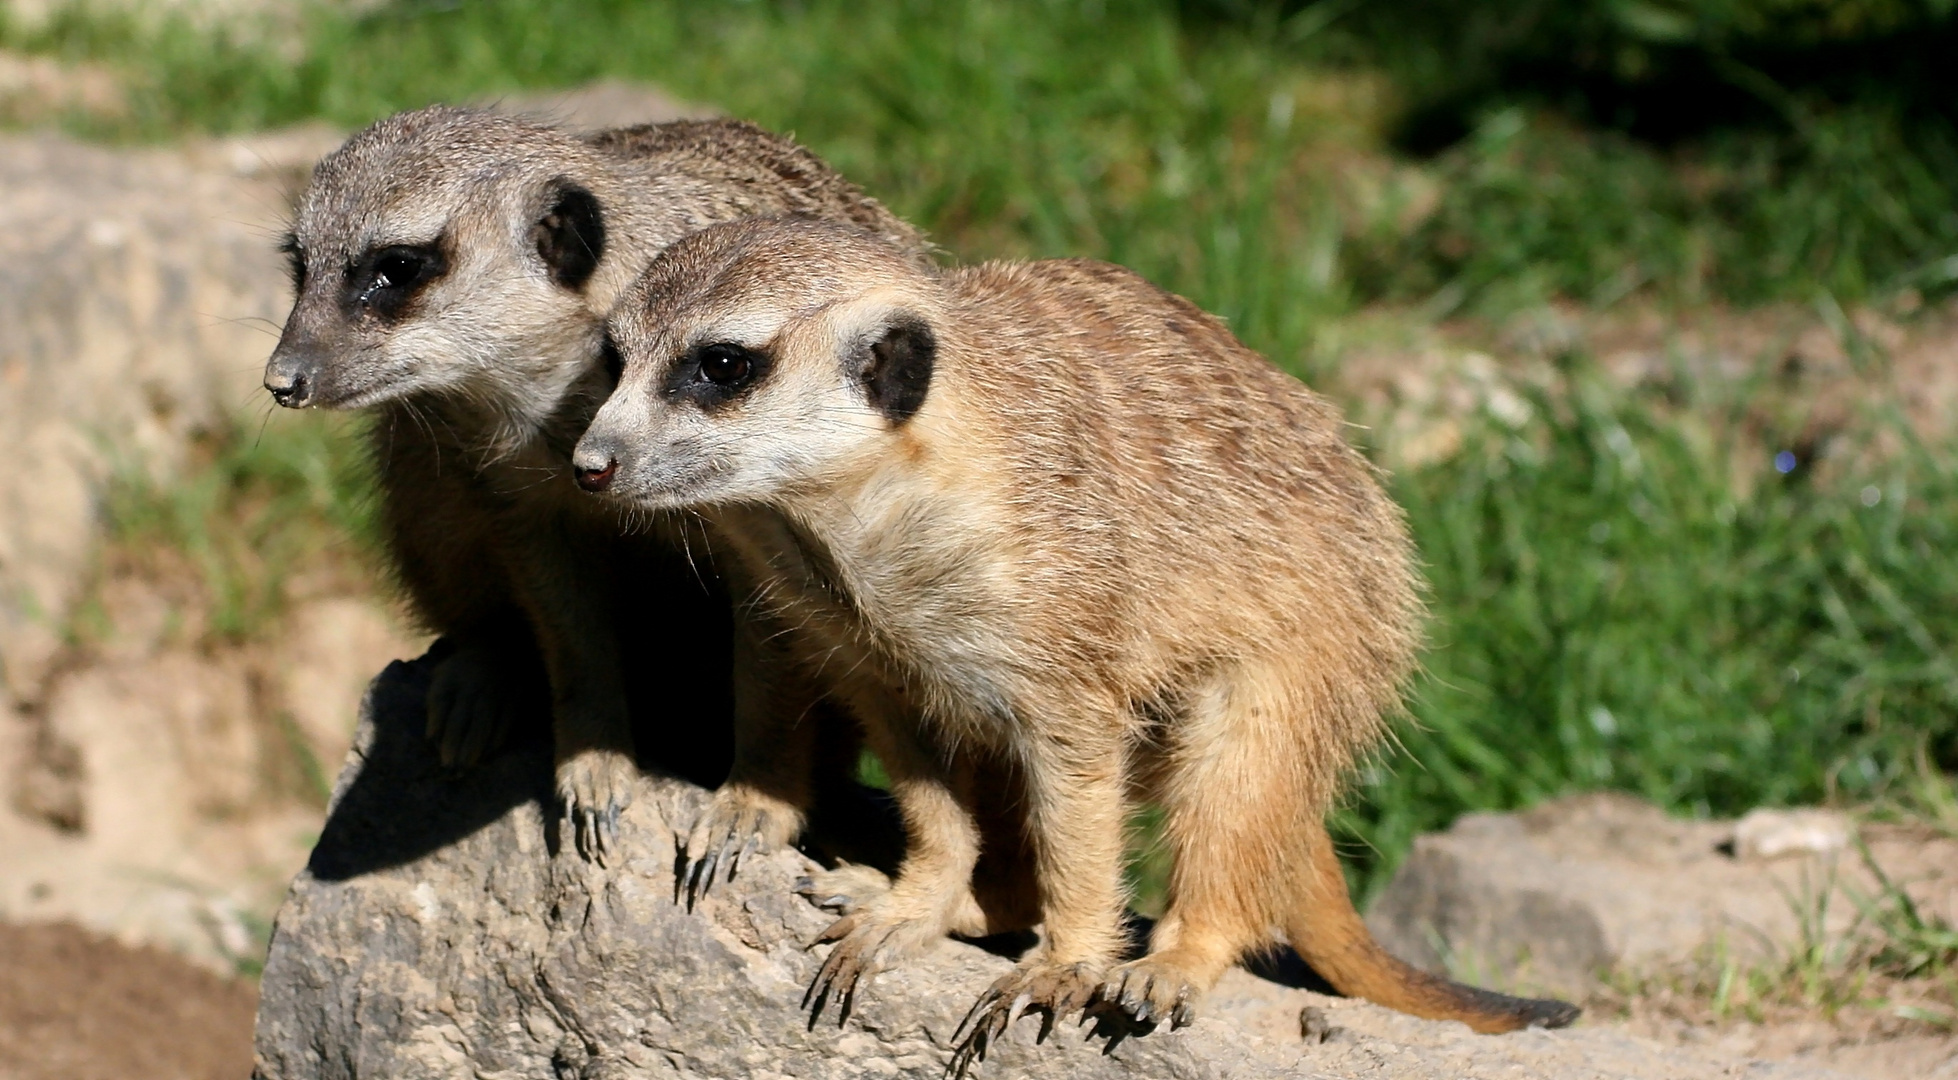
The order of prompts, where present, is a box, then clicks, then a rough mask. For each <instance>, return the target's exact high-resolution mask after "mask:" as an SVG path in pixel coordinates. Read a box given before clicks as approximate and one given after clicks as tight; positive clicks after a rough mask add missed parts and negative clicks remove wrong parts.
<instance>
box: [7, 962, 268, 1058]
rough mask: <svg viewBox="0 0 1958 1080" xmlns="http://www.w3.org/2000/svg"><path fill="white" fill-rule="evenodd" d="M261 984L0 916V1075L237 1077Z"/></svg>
mask: <svg viewBox="0 0 1958 1080" xmlns="http://www.w3.org/2000/svg"><path fill="white" fill-rule="evenodd" d="M257 1002H258V988H257V987H255V986H253V985H252V984H250V983H249V982H245V981H243V980H235V979H231V980H228V979H224V978H221V977H219V976H217V975H213V974H211V973H210V972H208V971H206V970H204V969H203V968H200V967H197V966H195V965H193V964H191V963H189V962H188V961H186V960H183V959H181V958H180V957H177V956H174V955H172V954H170V953H166V952H163V951H161V950H159V949H153V948H130V947H129V946H126V945H122V944H119V943H117V942H115V941H114V940H111V939H109V938H105V937H101V936H99V935H96V934H92V933H90V932H88V931H86V930H83V929H81V928H79V927H76V926H73V925H70V924H66V923H45V924H38V925H32V924H30V925H24V926H16V925H8V924H4V923H0V1080H131V1078H135V1077H144V1078H146V1080H220V1078H222V1080H243V1078H244V1077H246V1076H249V1075H251V1070H252V1013H253V1011H254V1009H256V1008H257Z"/></svg>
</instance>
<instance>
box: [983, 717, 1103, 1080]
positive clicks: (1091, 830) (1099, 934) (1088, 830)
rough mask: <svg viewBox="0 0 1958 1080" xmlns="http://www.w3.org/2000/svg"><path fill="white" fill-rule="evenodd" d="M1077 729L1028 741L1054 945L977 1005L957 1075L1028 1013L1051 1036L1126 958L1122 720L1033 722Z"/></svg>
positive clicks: (1044, 904) (1038, 862)
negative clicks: (1041, 1017)
mask: <svg viewBox="0 0 1958 1080" xmlns="http://www.w3.org/2000/svg"><path fill="white" fill-rule="evenodd" d="M1070 713H1071V714H1072V716H1073V717H1074V721H1073V722H1069V723H1056V722H1052V721H1050V722H1048V723H1046V724H1040V725H1027V727H1026V729H1023V731H1022V734H1021V737H1022V739H1023V744H1022V746H1021V747H1020V756H1021V762H1022V766H1023V768H1024V769H1025V773H1026V775H1025V783H1026V791H1027V817H1028V834H1029V836H1030V838H1031V840H1032V843H1033V854H1034V868H1035V873H1036V874H1037V875H1038V879H1039V885H1040V895H1041V909H1042V915H1043V916H1044V921H1045V923H1046V935H1045V939H1044V940H1043V941H1042V942H1041V945H1040V947H1039V948H1038V949H1036V950H1035V951H1034V953H1033V954H1032V955H1031V956H1029V957H1027V958H1026V959H1024V960H1022V961H1021V962H1020V965H1019V967H1017V968H1016V969H1014V971H1012V972H1011V973H1010V974H1008V975H1006V976H1004V977H1002V978H1001V979H999V980H998V981H997V982H995V983H994V984H993V985H992V986H991V987H989V988H987V990H986V992H985V993H983V994H981V995H980V997H979V1000H978V1002H977V1003H976V1004H974V1005H973V1007H972V1011H971V1012H969V1013H968V1014H967V1015H966V1018H965V1020H964V1021H963V1022H962V1023H961V1024H960V1025H959V1031H958V1032H957V1033H956V1034H954V1036H953V1041H954V1042H955V1043H956V1044H957V1045H958V1049H957V1050H956V1051H955V1052H954V1054H953V1058H952V1071H953V1072H954V1073H957V1074H963V1073H964V1072H965V1070H966V1069H967V1068H969V1067H970V1066H971V1064H972V1063H973V1062H974V1061H980V1060H984V1058H985V1055H986V1050H987V1047H988V1046H989V1045H990V1044H991V1043H992V1042H993V1040H995V1039H997V1038H998V1037H999V1036H1000V1035H1002V1034H1004V1033H1005V1031H1006V1028H1007V1027H1008V1025H1010V1024H1011V1023H1012V1022H1013V1021H1014V1020H1015V1019H1017V1018H1018V1017H1019V1016H1020V1015H1021V1014H1022V1013H1024V1012H1027V1011H1029V1010H1031V1011H1037V1012H1041V1013H1043V1014H1044V1023H1043V1024H1042V1027H1041V1035H1042V1037H1043V1038H1044V1037H1045V1035H1046V1034H1047V1032H1049V1031H1051V1030H1052V1029H1053V1026H1054V1025H1055V1024H1056V1023H1058V1022H1060V1021H1061V1020H1063V1019H1065V1018H1066V1017H1068V1016H1069V1015H1072V1014H1073V1013H1076V1012H1079V1011H1081V1010H1083V1009H1085V1008H1086V1007H1087V1006H1088V1005H1089V1004H1090V1003H1091V1002H1092V1001H1093V1000H1094V998H1095V995H1096V992H1097V991H1098V990H1099V989H1100V987H1101V983H1102V980H1103V978H1104V977H1105V975H1106V973H1107V971H1108V969H1109V968H1110V967H1112V966H1113V965H1114V963H1115V962H1116V960H1117V958H1118V957H1119V956H1120V955H1121V949H1122V943H1123V934H1122V912H1123V910H1124V908H1125V905H1126V894H1125V890H1124V886H1123V882H1122V837H1123V828H1122V825H1123V816H1124V809H1125V800H1126V794H1127V787H1128V784H1127V776H1126V772H1125V752H1124V749H1125V748H1124V746H1123V742H1122V735H1121V731H1122V714H1121V712H1120V709H1119V706H1116V705H1114V704H1113V703H1110V704H1108V705H1106V706H1105V707H1102V708H1098V709H1096V710H1094V711H1093V712H1092V713H1091V714H1090V715H1087V716H1083V715H1082V709H1081V707H1080V705H1079V704H1078V703H1076V704H1075V705H1074V706H1073V708H1072V709H1066V708H1065V707H1064V706H1060V705H1058V704H1057V705H1056V706H1054V707H1052V708H1049V709H1047V710H1046V711H1044V712H1035V713H1031V714H1030V715H1037V716H1047V717H1060V716H1068V715H1069V714H1070Z"/></svg>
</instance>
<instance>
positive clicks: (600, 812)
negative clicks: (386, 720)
mask: <svg viewBox="0 0 1958 1080" xmlns="http://www.w3.org/2000/svg"><path fill="white" fill-rule="evenodd" d="M515 539H516V540H517V549H516V550H514V551H511V552H509V555H510V556H511V557H512V560H511V561H512V565H511V566H510V568H509V569H510V574H511V576H512V577H513V578H514V579H515V580H516V583H517V591H518V593H519V595H520V597H521V599H522V601H523V604H524V608H525V610H526V611H527V612H528V614H529V615H530V622H531V627H532V629H533V631H534V632H535V633H536V635H537V647H538V649H539V651H541V652H542V653H543V656H544V666H545V668H546V670H547V671H548V672H549V673H550V679H551V721H552V724H551V726H552V736H553V742H554V748H555V752H556V760H557V770H556V771H557V783H556V787H557V796H558V801H559V803H560V804H561V806H562V808H563V811H564V820H565V821H566V823H567V824H568V825H569V826H570V828H571V830H572V834H573V842H574V846H575V848H576V850H577V852H578V854H579V855H581V856H583V857H585V858H587V859H590V860H592V861H594V862H597V863H599V864H600V865H603V864H604V863H605V862H606V860H607V858H608V857H609V856H610V855H612V854H613V853H614V851H615V849H616V847H617V845H618V824H619V816H620V815H621V814H622V813H624V811H625V808H626V807H627V806H629V805H631V803H632V789H633V785H634V783H635V781H636V780H637V778H638V772H639V770H638V766H637V765H636V764H635V763H634V760H633V743H632V725H631V718H630V716H629V714H628V712H627V707H626V693H625V678H624V671H623V667H622V658H621V657H620V655H619V646H618V638H617V635H616V634H615V633H613V627H614V625H615V624H614V622H613V619H614V612H613V611H612V608H611V604H610V603H609V601H608V597H607V595H606V592H605V589H606V587H607V582H606V579H605V575H604V573H603V572H602V567H600V566H595V565H594V564H593V560H591V559H587V558H585V557H584V553H583V552H582V551H580V550H579V548H578V546H577V544H576V543H575V541H574V540H573V539H572V538H571V537H569V536H568V535H566V534H565V533H564V532H563V531H562V530H561V529H551V528H549V527H548V526H546V525H544V524H542V523H539V524H537V525H535V526H533V527H532V528H530V529H527V530H524V532H523V533H522V534H520V535H519V536H517V537H516V538H515ZM655 617H656V616H655Z"/></svg>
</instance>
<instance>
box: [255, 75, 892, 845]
mask: <svg viewBox="0 0 1958 1080" xmlns="http://www.w3.org/2000/svg"><path fill="white" fill-rule="evenodd" d="M787 211H795V212H802V213H807V214H813V215H817V216H822V217H830V218H835V219H839V220H843V221H849V222H852V223H855V224H856V225H858V226H861V227H863V228H867V229H870V230H872V231H874V232H877V233H878V234H880V235H882V236H884V237H886V238H888V239H889V240H891V241H892V242H893V243H895V244H897V245H899V246H901V247H902V248H904V249H905V250H907V251H910V252H912V253H913V254H914V256H916V257H919V258H923V257H924V253H925V252H926V250H927V245H926V244H925V242H924V240H923V238H922V237H921V236H920V234H918V233H917V232H916V231H915V230H913V229H912V228H911V227H910V226H909V225H907V224H905V223H904V222H903V221H901V220H899V219H898V218H897V217H895V216H894V215H892V214H891V213H890V212H889V211H887V210H886V209H885V208H884V207H883V206H881V205H880V204H878V203H877V202H876V201H875V200H873V199H871V198H869V197H868V196H866V195H865V194H864V193H863V192H862V191H861V190H860V189H858V188H857V187H856V186H855V185H853V184H851V183H849V182H848V181H847V180H845V179H844V178H843V177H841V176H840V175H838V174H837V173H836V172H835V171H834V170H832V169H830V168H829V167H828V166H827V165H825V164H824V163H823V162H822V161H821V160H819V159H818V158H816V157H815V155H813V154H811V153H810V152H809V151H807V150H806V149H804V148H802V147H801V146H799V145H797V144H796V143H795V142H793V141H792V140H790V139H787V138H784V137H781V136H777V135H774V134H771V133H769V132H767V131H764V130H762V129H761V128H758V127H756V126H754V125H752V124H747V123H743V122H738V121H724V120H707V121H681V122H675V123H668V124H655V125H647V126H643V127H637V128H626V129H620V130H616V131H610V132H604V133H601V134H598V135H594V136H591V137H587V138H580V137H574V136H572V135H569V134H567V133H564V132H561V131H558V130H555V129H552V128H550V127H547V126H543V125H540V124H536V123H531V122H528V121H525V120H521V119H517V118H514V117H509V116H504V115H499V114H496V113H491V112H487V111H480V110H469V109H456V108H445V107H434V108H428V109H422V110H419V111H414V112H408V113H402V114H399V115H396V116H394V117H391V118H389V119H386V120H383V121H380V122H379V123H376V124H374V125H373V126H371V127H369V128H367V129H366V130H364V131H362V132H360V133H358V134H356V135H354V136H353V137H352V138H351V139H350V140H348V142H347V143H346V144H345V145H344V146H343V147H342V148H340V149H339V150H338V151H336V152H335V153H333V154H331V155H329V156H328V157H327V158H325V159H324V160H323V161H321V162H320V164H319V166H318V168H317V169H316V170H315V171H314V174H313V178H312V182H311V185H310V186H309V187H308V188H307V190H306V192H305V194H304V196H303V198H302V200H301V202H300V204H299V207H298V211H297V215H296V220H295V222H294V224H293V228H292V232H291V235H290V237H289V239H288V242H287V244H286V250H287V252H288V253H289V255H290V257H291V263H292V271H293V279H294V287H295V292H296V294H297V295H296V299H295V301H294V305H293V309H292V313H291V315H290V317H289V318H288V319H287V321H286V324H285V328H284V332H283V334H282V336H281V337H280V340H279V344H278V347H277V350H276V351H275V352H274V353H273V354H272V356H271V359H270V360H269V361H268V362H267V365H266V370H265V386H266V388H267V389H268V390H270V391H271V393H272V395H273V397H274V398H275V399H277V401H278V402H279V403H280V404H281V405H286V406H289V407H294V408H304V407H324V408H335V409H370V410H372V411H374V412H375V413H377V414H378V415H377V416H376V417H375V423H374V425H373V428H372V438H371V444H372V451H373V456H374V459H375V461H376V463H377V466H378V470H379V474H380V481H381V490H382V510H383V516H384V520H385V523H386V527H387V537H388V546H389V550H390V553H391V555H392V557H393V564H394V569H395V571H396V573H397V576H398V578H399V582H400V584H401V585H402V586H403V589H404V592H405V593H406V596H407V599H408V601H409V604H410V607H411V609H412V611H413V614H414V615H415V616H416V617H417V618H418V619H419V621H420V622H421V623H423V624H424V625H425V626H426V627H427V628H428V629H430V630H433V631H435V632H438V633H440V634H442V635H444V637H445V638H446V639H447V640H448V641H449V642H450V644H451V646H452V648H450V649H449V651H448V652H447V654H446V656H444V657H443V658H442V659H441V661H440V662H439V665H438V667H437V668H436V670H435V672H434V674H433V677H432V683H431V689H430V693H429V709H428V731H429V735H430V736H431V737H432V738H434V739H435V740H437V741H438V743H439V744H440V747H441V754H442V758H443V760H444V761H445V762H455V763H462V764H467V763H469V762H471V761H473V760H474V759H475V758H476V757H478V756H479V755H480V754H482V753H483V752H484V751H485V749H486V748H488V747H490V746H492V745H493V744H494V743H496V742H497V741H498V740H499V738H500V737H501V735H502V733H503V731H504V730H505V729H507V728H508V726H509V725H510V723H511V719H512V717H513V716H516V715H518V714H520V713H522V712H523V711H524V710H526V709H531V710H534V711H536V712H538V713H542V712H543V711H544V709H543V706H544V705H545V703H548V708H549V711H550V714H551V715H552V717H553V733H554V737H555V741H556V755H557V761H558V766H557V788H558V792H559V794H560V796H561V798H562V800H563V803H564V805H565V808H566V810H567V812H568V814H569V820H570V821H571V822H572V823H573V825H574V826H575V839H576V845H577V848H578V850H579V851H581V852H583V853H585V854H587V855H592V856H602V855H603V848H604V846H605V845H606V844H607V843H608V842H609V838H610V835H611V833H612V832H613V829H614V827H615V825H616V821H617V816H618V813H619V811H620V810H621V809H622V808H623V806H624V805H625V804H626V803H627V801H628V800H629V797H630V791H631V779H632V774H633V768H634V766H633V756H634V745H633V738H632V733H631V728H630V726H629V722H628V717H629V715H642V716H643V715H646V714H648V713H650V714H652V715H655V716H659V717H665V718H668V719H670V721H671V722H669V723H663V724H661V725H660V728H661V731H660V736H659V739H660V743H661V745H659V746H657V747H654V748H652V749H653V750H654V751H655V755H654V756H656V757H657V759H658V760H659V761H660V763H662V764H664V765H666V766H668V767H670V768H673V769H674V770H675V771H678V772H681V773H682V774H685V775H689V776H690V777H691V778H693V779H696V780H700V781H702V782H705V783H709V784H712V783H715V782H718V781H719V780H720V779H721V778H722V776H724V775H727V767H728V753H729V747H730V744H731V743H733V742H734V741H735V740H733V739H732V738H731V736H730V733H729V731H728V728H729V725H728V724H727V723H726V722H725V719H726V718H727V717H728V716H729V711H730V709H732V710H733V712H734V714H735V715H734V722H735V724H737V725H739V724H743V723H747V724H764V723H765V724H767V725H768V726H769V730H770V732H771V736H772V737H768V738H747V739H742V740H739V742H740V744H741V745H742V746H745V747H748V748H749V751H748V754H747V757H746V759H745V760H742V761H737V762H735V763H734V773H733V776H732V777H731V778H730V782H729V783H728V784H726V785H724V787H723V789H722V791H721V792H720V793H719V794H718V795H717V797H716V800H715V802H714V804H713V807H714V809H713V811H712V812H710V813H709V814H707V815H705V816H704V817H703V818H702V819H701V821H700V822H699V823H698V825H697V827H696V830H695V835H694V836H693V837H692V838H691V839H690V843H689V851H690V853H692V854H694V855H695V856H698V855H699V853H700V852H702V851H703V850H717V851H718V850H721V849H722V848H724V847H725V846H726V844H725V843H724V841H725V840H726V839H728V838H730V837H732V838H735V839H742V838H746V837H748V836H751V835H753V836H757V837H759V838H760V839H762V840H765V841H768V842H772V843H781V842H785V841H786V840H787V839H788V838H789V837H790V836H791V835H792V834H793V833H794V832H795V831H796V830H797V829H799V828H800V826H801V823H802V819H801V813H802V811H803V810H804V809H805V808H806V805H807V802H808V798H807V795H808V791H807V787H808V783H809V777H808V769H809V762H808V761H807V759H806V750H807V746H806V743H807V741H808V740H809V739H810V738H811V729H812V728H813V726H814V725H813V724H807V723H799V721H800V720H801V719H802V717H801V716H800V713H801V712H802V711H804V710H806V709H807V708H808V707H809V704H810V702H811V701H813V698H812V697H810V695H808V694H807V693H806V692H805V690H804V688H801V687H795V686H784V685H781V684H780V683H779V681H778V682H774V683H771V682H769V681H767V680H766V679H765V678H763V677H760V676H754V677H743V678H741V679H738V680H731V679H730V666H731V665H732V664H737V663H738V664H741V665H742V666H743V667H744V669H756V670H760V671H763V672H766V671H771V670H782V666H781V665H771V664H768V663H767V662H765V660H764V661H762V662H752V663H751V662H749V661H752V659H753V658H752V657H750V656H747V655H746V654H749V653H753V652H755V651H758V650H766V649H767V648H769V647H770V646H769V645H768V643H767V638H768V635H767V634H743V635H741V640H740V641H739V642H738V643H731V640H730V638H731V631H730V623H731V619H732V616H731V614H730V612H729V604H728V601H727V598H726V595H725V593H724V591H723V590H722V589H721V587H720V585H719V583H718V582H717V581H715V580H714V574H713V570H712V567H711V566H708V565H707V561H708V560H707V558H706V552H705V551H703V550H702V543H701V539H700V538H699V537H698V536H697V535H692V536H690V535H688V533H687V532H686V531H685V529H683V527H682V519H681V518H680V517H679V516H676V515H654V516H652V519H651V520H648V518H647V516H646V515H631V514H627V515H621V514H620V513H618V512H617V510H616V509H615V508H612V507H605V506H601V505H599V504H598V503H596V502H594V501H593V500H591V499H590V498H588V497H586V496H584V495H583V494H581V493H580V492H579V491H578V490H577V489H576V487H575V486H574V485H573V483H572V477H571V471H570V463H569V455H570V450H571V447H572V445H573V443H574V442H575V440H576V439H577V437H578V436H579V435H580V434H581V433H582V432H583V430H584V427H585V424H586V422H587V421H588V420H589V419H590V417H591V415H592V413H593V412H594V411H595V410H596V409H597V407H598V404H599V402H601V401H602V400H603V399H604V397H605V395H606V394H607V393H608V392H609V391H610V389H611V386H612V381H613V378H614V376H615V373H614V372H613V371H612V370H611V369H610V367H609V365H608V364H607V363H606V362H605V360H604V359H603V357H602V356H601V349H600V345H601V341H602V319H603V316H604V313H605V312H606V310H607V309H608V308H609V307H610V306H611V304H612V302H613V300H614V298H616V297H617V296H618V295H619V293H620V292H621V291H622V290H623V289H624V288H625V287H626V285H627V284H628V283H630V282H631V281H632V280H633V279H634V277H636V276H637V275H638V273H639V271H640V270H641V269H642V268H643V267H644V266H645V264H646V263H647V261H648V260H650V259H651V258H652V257H653V255H655V254H656V253H658V252H659V251H660V250H661V249H662V248H664V247H665V246H667V245H668V244H670V243H672V242H673V241H674V240H677V239H678V238H680V237H681V236H684V235H686V234H687V233H690V232H692V231H694V230H696V229H698V228H700V227H702V226H705V225H708V224H711V223H714V222H718V221H726V220H730V219H734V218H739V217H743V216H747V215H752V214H766V213H779V212H787ZM635 517H636V518H637V520H636V521H634V520H631V519H633V518H635ZM628 526H636V527H633V528H628ZM695 531H696V532H697V529H696V530H695ZM731 648H732V649H734V650H736V651H737V652H739V653H741V654H742V656H741V657H739V658H733V659H731V657H730V649H731ZM540 656H541V661H542V664H541V670H540V665H539V657H540ZM730 695H731V696H732V698H733V700H732V701H730V700H729V698H730ZM785 710H786V711H787V712H788V713H790V715H788V716H786V717H784V716H782V715H780V714H781V713H782V712H784V711H785ZM852 764H853V762H852Z"/></svg>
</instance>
